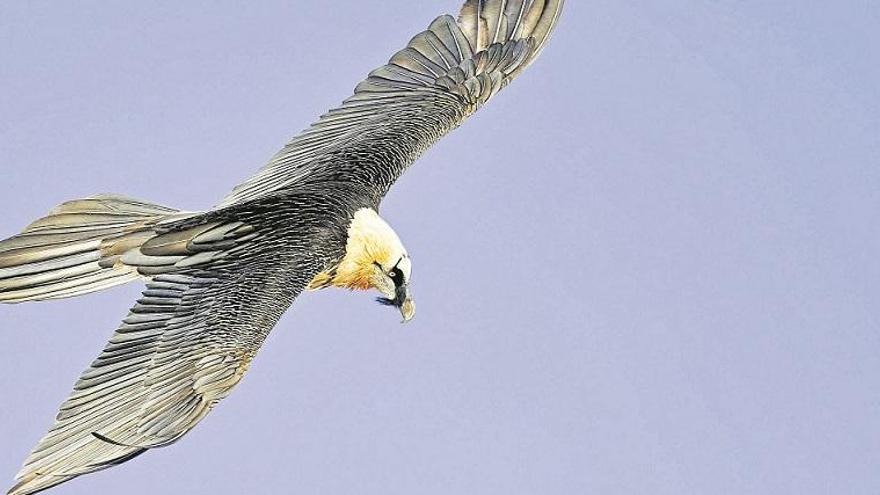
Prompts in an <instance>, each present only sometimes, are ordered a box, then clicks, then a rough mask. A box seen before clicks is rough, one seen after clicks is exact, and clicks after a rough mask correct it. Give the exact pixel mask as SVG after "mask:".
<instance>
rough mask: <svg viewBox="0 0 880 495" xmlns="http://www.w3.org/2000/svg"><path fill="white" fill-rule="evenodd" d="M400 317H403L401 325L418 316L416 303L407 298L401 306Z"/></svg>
mask: <svg viewBox="0 0 880 495" xmlns="http://www.w3.org/2000/svg"><path fill="white" fill-rule="evenodd" d="M399 308H400V316H403V321H401V323H406V322H408V321H409V320H412V319H413V316H415V315H416V303H415V302H413V300H412V299H411V298H410V297H407V298H406V299H404V300H403V302H402V303H401V304H400V307H399Z"/></svg>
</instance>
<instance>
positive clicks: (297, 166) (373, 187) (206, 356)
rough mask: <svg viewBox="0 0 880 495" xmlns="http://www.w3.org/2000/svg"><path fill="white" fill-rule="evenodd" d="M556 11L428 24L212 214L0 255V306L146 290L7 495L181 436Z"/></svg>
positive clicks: (53, 236)
mask: <svg viewBox="0 0 880 495" xmlns="http://www.w3.org/2000/svg"><path fill="white" fill-rule="evenodd" d="M561 8H562V0H555V1H538V0H531V1H529V0H509V1H503V0H483V1H477V0H470V1H467V2H466V3H465V5H464V7H463V8H462V10H461V14H460V16H459V18H458V20H456V19H454V18H452V17H450V16H441V17H439V18H437V19H436V20H435V21H434V22H433V23H432V24H431V25H430V27H429V29H428V30H427V31H425V32H423V33H420V34H418V35H417V36H416V37H415V38H413V39H412V41H410V43H409V45H408V46H407V47H406V48H405V49H403V50H401V51H400V52H398V53H396V54H395V55H394V56H393V57H392V58H391V61H390V62H389V64H388V65H385V66H383V67H380V68H378V69H376V70H375V71H373V72H372V73H370V75H369V76H368V77H367V79H366V80H365V81H363V82H362V83H360V84H359V85H358V86H357V88H356V89H355V93H354V95H353V96H351V97H350V98H348V99H347V100H345V101H344V102H343V104H342V105H341V106H340V107H338V108H336V109H334V110H331V111H330V112H328V113H327V114H325V115H324V116H323V117H321V118H320V119H319V120H318V121H317V122H316V123H315V124H313V125H312V126H311V127H310V128H309V129H308V130H306V131H305V132H303V133H302V134H301V135H299V136H298V137H296V138H295V139H293V140H292V141H291V142H290V143H289V144H288V145H287V146H286V147H285V148H284V149H282V150H281V151H280V152H278V153H277V154H276V155H275V156H274V157H273V158H272V159H271V160H270V161H269V163H268V164H267V165H266V166H265V167H263V168H262V169H261V170H260V171H259V172H258V173H257V174H256V175H254V176H253V177H251V178H250V179H248V180H246V181H245V182H243V183H242V184H240V185H238V186H237V187H236V188H235V189H234V190H233V191H232V193H231V194H229V196H227V197H226V198H225V199H224V200H223V201H222V202H221V203H220V204H219V205H218V206H217V207H216V208H215V209H213V210H210V211H207V212H199V213H188V212H179V211H177V210H173V209H171V208H166V207H162V206H158V205H153V204H150V203H146V202H142V201H137V200H132V199H130V198H125V197H121V196H97V197H94V198H87V199H84V200H77V201H73V202H69V203H65V204H63V205H61V206H59V207H57V208H56V209H54V210H52V211H51V212H50V213H49V215H48V216H47V217H45V218H43V219H41V220H38V221H37V222H35V223H34V224H32V225H31V226H29V227H28V228H27V229H25V230H24V231H23V232H22V233H21V234H19V235H17V236H15V237H12V238H10V239H7V240H5V241H2V242H0V302H23V301H34V300H45V299H55V298H61V297H70V296H76V295H80V294H85V293H88V292H92V291H96V290H101V289H104V288H107V287H111V286H114V285H118V284H121V283H125V282H128V281H131V280H135V279H143V280H145V281H146V284H147V288H146V290H145V291H144V292H143V295H142V297H141V299H140V300H138V302H137V303H136V304H135V305H134V307H132V309H131V311H130V313H129V315H128V316H127V317H126V318H125V319H124V320H123V323H122V325H121V326H120V327H119V328H118V329H117V330H116V332H115V333H114V334H113V336H112V337H111V339H110V342H109V343H108V344H107V346H106V347H105V348H104V350H103V352H102V353H101V354H100V355H99V356H98V358H97V359H96V360H95V361H94V362H93V363H92V364H91V366H90V367H89V368H88V369H87V370H86V371H85V372H84V373H83V374H82V376H81V377H80V379H79V381H78V382H77V384H76V386H75V387H74V391H73V392H72V394H71V395H70V397H69V398H68V399H67V401H66V402H65V403H64V404H63V405H62V406H61V409H60V411H59V413H58V416H57V420H56V422H55V424H54V425H53V426H52V428H51V429H50V430H49V432H48V433H47V434H46V436H45V437H44V438H43V439H42V440H41V441H40V442H39V444H38V445H37V447H36V448H35V449H34V451H33V452H32V453H31V455H30V457H28V459H27V460H26V461H25V464H24V467H23V468H22V470H21V472H20V473H19V474H18V476H17V479H18V484H17V485H16V486H15V487H13V488H12V489H11V490H10V492H9V493H10V494H15V495H23V494H29V493H35V492H37V491H40V490H43V489H46V488H49V487H51V486H54V485H56V484H58V483H61V482H64V481H67V480H69V479H71V478H73V477H76V476H79V475H81V474H86V473H89V472H93V471H97V470H100V469H103V468H106V467H110V466H113V465H116V464H119V463H121V462H124V461H126V460H129V459H131V458H133V457H135V456H137V455H139V454H140V453H143V452H145V451H146V450H148V449H151V448H155V447H161V446H164V445H168V444H170V443H173V442H174V441H176V440H177V439H179V438H180V437H181V436H182V435H184V434H185V433H186V432H187V431H189V430H190V429H191V428H192V427H193V426H195V424H196V423H198V421H200V420H201V419H202V418H203V417H204V416H205V415H206V414H207V413H208V412H209V411H210V410H211V408H212V407H213V406H214V405H215V404H216V403H217V402H218V401H219V400H221V399H223V398H224V397H226V395H228V394H229V392H230V391H231V389H232V388H233V387H234V386H235V385H236V384H237V383H238V381H239V380H240V379H241V377H242V376H243V374H244V372H245V371H246V370H247V367H248V365H249V363H250V361H251V359H253V357H254V355H255V354H256V352H257V350H258V349H259V347H260V345H261V344H262V343H263V341H264V340H265V338H266V336H267V335H268V333H269V331H270V330H271V329H272V327H273V326H274V325H275V323H276V322H277V321H278V319H279V318H280V316H281V315H282V313H283V312H284V311H285V310H286V309H287V308H288V307H289V306H290V304H291V303H292V302H293V300H294V299H295V298H296V297H297V295H298V294H299V293H300V292H301V291H302V290H304V289H305V288H306V287H307V286H309V284H310V282H311V281H312V280H313V279H314V278H315V277H316V275H319V274H320V273H324V272H325V271H327V270H330V273H335V271H336V268H335V267H336V266H337V265H338V264H340V262H341V260H344V258H345V257H346V256H347V251H346V250H347V241H348V240H349V239H348V237H349V232H350V231H349V228H350V226H351V225H352V222H353V220H352V219H353V218H355V217H356V212H358V211H360V210H362V209H365V208H367V209H372V210H377V209H378V206H379V202H380V201H381V199H382V197H383V196H384V195H385V193H386V192H387V191H388V189H389V188H390V187H391V185H392V184H393V183H394V181H395V180H396V179H397V178H398V177H399V176H400V174H402V173H403V171H404V170H405V169H406V168H407V167H408V166H409V165H410V164H411V163H412V162H413V161H414V160H416V158H418V156H419V155H420V154H421V153H422V152H423V151H424V150H425V149H427V148H428V147H429V146H430V145H431V144H433V143H434V142H435V141H436V140H437V139H439V138H440V137H441V136H443V135H444V134H445V133H447V132H448V131H449V130H451V129H453V128H455V127H457V126H458V125H459V124H461V122H462V121H463V120H464V119H465V118H466V117H467V116H469V115H470V114H471V113H473V112H474V111H476V110H477V109H478V108H479V107H480V106H481V105H483V104H484V103H486V102H487V101H488V100H489V99H490V98H491V97H492V96H493V95H494V94H495V93H497V92H498V91H499V90H500V89H501V88H502V87H504V86H505V85H506V84H507V83H508V82H509V81H510V80H511V79H512V78H513V77H515V76H516V75H517V74H519V73H520V72H521V71H522V70H523V69H524V68H525V67H526V66H527V65H528V64H530V63H531V62H532V61H533V60H534V59H535V57H536V56H537V55H538V53H539V52H540V50H541V49H542V48H543V46H544V44H545V42H546V40H547V38H548V37H549V35H550V32H551V31H552V28H553V26H554V25H555V23H556V20H557V18H558V16H559V13H560V10H561ZM348 249H349V250H350V249H351V248H350V246H349V247H348ZM404 258H405V255H404V257H403V258H400V261H401V262H402V261H403V260H404ZM407 263H408V261H407ZM398 265H400V263H398ZM396 266H397V265H396ZM400 266H402V265H400ZM391 273H392V274H394V273H395V272H394V271H393V269H392V272H391ZM398 278H399V276H398ZM395 280H396V279H395ZM331 282H332V280H331V279H327V280H325V281H323V282H322V283H321V286H327V285H331ZM403 282H406V281H405V280H404V281H403ZM395 284H398V282H395ZM405 287H406V286H405V285H397V288H396V290H397V292H396V294H397V296H398V298H397V299H400V300H403V298H404V297H403V296H404V295H405V294H404V293H403V292H402V291H403V289H405ZM389 290H392V289H389ZM410 317H411V315H410Z"/></svg>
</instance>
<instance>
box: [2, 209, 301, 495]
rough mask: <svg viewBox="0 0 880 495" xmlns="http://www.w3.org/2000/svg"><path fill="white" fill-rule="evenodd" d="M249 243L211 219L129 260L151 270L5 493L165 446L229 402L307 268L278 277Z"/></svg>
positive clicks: (240, 228) (240, 232) (242, 231)
mask: <svg viewBox="0 0 880 495" xmlns="http://www.w3.org/2000/svg"><path fill="white" fill-rule="evenodd" d="M255 240H256V241H259V240H260V238H259V236H258V235H257V233H256V232H254V231H253V229H250V228H249V227H248V226H247V225H244V224H242V223H241V222H231V223H227V224H218V223H216V222H215V223H210V224H203V225H200V226H196V227H193V228H190V229H184V230H180V231H174V232H168V233H166V234H164V235H160V236H158V237H155V238H153V239H151V240H150V241H148V242H147V243H146V244H144V245H143V246H142V247H141V248H140V251H139V252H138V253H132V254H130V255H129V257H130V261H131V262H132V263H140V265H141V267H142V268H144V269H148V268H150V267H152V269H153V270H157V271H161V272H162V273H156V274H153V275H152V279H151V280H150V281H149V282H148V283H147V289H146V290H145V291H144V293H143V296H142V298H141V299H140V300H139V301H138V302H137V304H136V305H135V306H134V307H133V308H132V309H131V312H130V313H129V315H128V316H127V317H126V318H125V320H124V321H123V323H122V325H121V326H120V327H119V328H118V329H117V330H116V332H115V333H114V334H113V336H112V337H111V338H110V342H109V343H108V344H107V346H106V347H105V348H104V351H103V352H102V353H101V354H100V355H99V356H98V358H97V359H96V360H95V361H94V362H93V363H92V365H91V366H90V367H89V368H88V369H87V370H86V371H85V372H84V373H83V374H82V376H81V377H80V379H79V381H78V382H77V383H76V386H75V387H74V390H73V392H72V394H71V395H70V397H69V398H68V399H67V401H66V402H65V403H64V404H63V405H62V406H61V410H60V412H59V413H58V416H57V418H56V422H55V424H54V426H52V428H51V429H50V430H49V432H48V433H47V434H46V436H45V437H44V438H43V439H42V440H41V441H40V442H39V444H38V445H37V447H36V448H35V449H34V451H33V452H32V453H31V455H30V457H28V459H27V460H26V461H25V465H24V467H23V468H22V470H21V472H19V474H18V476H17V480H18V484H17V485H16V486H15V487H13V489H12V490H11V491H10V492H9V493H10V494H13V495H23V494H29V493H34V492H37V491H40V490H43V489H46V488H48V487H51V486H53V485H57V484H59V483H62V482H64V481H67V480H69V479H71V478H74V477H76V476H79V475H82V474H86V473H90V472H93V471H97V470H100V469H103V468H107V467H110V466H113V465H116V464H119V463H121V462H124V461H126V460H128V459H131V458H133V457H135V456H137V455H139V454H141V453H143V452H144V451H146V450H147V449H150V448H153V447H160V446H163V445H168V444H170V443H172V442H174V441H175V440H177V439H179V438H180V437H181V436H182V435H184V434H185V433H186V432H188V431H189V430H190V429H192V428H193V427H194V426H195V425H196V423H198V422H199V421H200V420H201V419H202V418H203V417H205V415H206V414H208V412H210V410H211V409H212V408H213V406H214V405H215V404H216V403H217V402H218V401H219V400H221V399H223V398H224V397H226V396H227V395H228V394H229V392H230V391H231V389H232V388H233V387H234V386H235V385H236V384H237V383H238V382H239V380H241V378H242V375H244V373H245V371H246V370H247V368H248V364H249V363H250V361H251V359H252V358H253V357H254V355H255V354H256V352H257V350H258V349H259V347H260V345H261V344H262V343H263V341H264V339H265V338H266V336H267V334H268V333H269V331H270V330H271V328H272V327H273V326H274V325H275V323H276V321H277V320H278V318H279V317H280V316H281V314H282V313H283V312H284V310H285V309H287V307H288V306H289V305H290V303H291V302H292V301H293V299H294V297H295V296H296V295H297V294H298V292H299V291H300V290H301V289H302V287H303V286H305V285H306V284H307V283H308V277H309V276H311V275H313V273H312V272H313V271H315V268H314V267H312V266H304V267H302V268H303V269H302V270H297V269H296V268H297V267H296V266H291V265H290V263H289V262H288V263H287V264H286V265H285V266H286V270H284V272H283V273H282V272H281V269H282V268H281V267H279V266H274V265H273V263H272V260H271V259H260V258H259V256H256V257H255V256H254V255H253V254H252V251H254V249H252V248H253V244H252V243H251V242H250V241H255ZM195 241H198V242H195ZM206 253H209V254H206ZM186 260H188V261H186ZM288 261H289V260H288ZM296 264H297V263H296V262H294V265H296ZM301 264H302V265H308V264H309V260H308V259H304V260H301ZM297 273H299V274H300V275H297ZM297 277H299V278H297ZM291 278H293V279H291Z"/></svg>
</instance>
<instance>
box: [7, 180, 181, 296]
mask: <svg viewBox="0 0 880 495" xmlns="http://www.w3.org/2000/svg"><path fill="white" fill-rule="evenodd" d="M185 216H187V214H181V213H180V212H179V211H178V210H174V209H172V208H166V207H164V206H159V205H155V204H150V203H145V202H143V201H139V200H136V199H131V198H126V197H122V196H112V195H101V196H94V197H91V198H86V199H79V200H74V201H69V202H67V203H63V204H61V205H59V206H57V207H55V208H53V209H52V211H50V212H49V214H48V215H47V216H46V217H44V218H41V219H39V220H37V221H36V222H34V223H32V224H30V225H29V226H28V227H27V228H26V229H25V230H24V231H23V232H21V233H20V234H18V235H16V236H13V237H10V238H9V239H6V240H4V241H0V303H18V302H24V301H40V300H45V299H59V298H63V297H73V296H79V295H82V294H87V293H89V292H94V291H98V290H102V289H106V288H109V287H113V286H116V285H120V284H124V283H126V282H129V281H131V280H134V279H137V278H140V275H139V274H138V271H137V269H136V268H134V267H131V266H128V265H125V264H123V263H121V262H120V258H121V256H122V255H123V253H125V252H126V251H128V250H130V249H132V248H137V247H138V246H140V245H141V244H143V243H144V242H145V241H146V240H147V239H149V238H150V237H152V236H154V235H155V232H153V230H152V229H151V227H152V226H154V225H156V224H157V223H158V222H161V221H163V220H166V219H168V220H170V219H175V218H182V217H185Z"/></svg>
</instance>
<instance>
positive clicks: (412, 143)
mask: <svg viewBox="0 0 880 495" xmlns="http://www.w3.org/2000/svg"><path fill="white" fill-rule="evenodd" d="M562 4H563V0H468V1H467V2H466V3H465V4H464V6H463V7H462V9H461V12H460V14H459V16H458V19H457V20H456V19H455V18H453V17H452V16H448V15H445V16H440V17H438V18H437V19H435V20H434V22H432V23H431V24H430V26H429V27H428V29H427V30H426V31H424V32H421V33H419V34H417V35H416V36H414V37H413V38H412V39H411V40H410V42H409V43H408V45H407V46H406V47H405V48H404V49H402V50H400V51H398V52H397V53H395V54H394V55H393V56H392V57H391V59H390V60H389V62H388V64H386V65H384V66H382V67H379V68H377V69H375V70H373V71H372V72H370V73H369V75H368V76H367V78H366V79H365V80H364V81H362V82H361V83H360V84H358V85H357V87H356V88H355V91H354V95H352V96H351V97H350V98H348V99H346V100H345V101H344V102H343V103H342V105H341V106H339V107H337V108H335V109H333V110H331V111H329V112H328V113H326V114H325V115H324V116H322V117H321V118H320V119H319V120H318V121H317V122H315V123H314V124H313V125H312V126H311V127H310V128H309V129H307V130H305V131H304V132H302V133H301V134H300V135H299V136H297V137H296V138H294V139H293V140H292V141H291V142H290V143H288V144H287V146H285V147H284V149H282V150H281V151H279V152H278V153H277V154H276V155H275V156H274V157H272V159H271V160H270V161H269V163H268V164H267V165H266V166H264V167H263V168H262V169H261V170H260V171H258V172H257V173H256V174H255V175H254V176H252V177H251V178H249V179H248V180H246V181H245V182H243V183H242V184H239V185H238V186H236V187H235V188H234V189H233V191H232V192H231V193H230V194H229V195H228V196H227V197H226V198H225V199H224V200H223V201H222V202H221V204H220V206H228V205H231V204H235V203H240V202H245V201H249V200H253V199H255V198H258V197H261V196H264V195H266V194H270V193H272V192H274V191H277V190H279V189H283V188H286V187H289V186H290V185H292V184H294V183H296V182H298V181H301V180H305V179H308V178H311V177H317V176H319V175H320V174H332V175H335V176H366V177H368V178H369V179H370V180H372V182H373V184H374V186H375V187H376V188H377V189H378V190H379V191H380V192H381V193H382V194H384V191H385V190H387V188H388V187H390V185H391V183H393V181H394V180H396V178H397V177H398V176H399V175H400V174H401V173H402V172H403V171H404V170H405V169H406V167H407V166H408V165H409V164H410V163H412V162H413V161H414V160H415V159H416V158H417V157H418V156H419V155H420V154H421V153H422V152H423V151H424V150H425V149H427V148H428V147H429V146H430V145H431V144H433V142H434V141H436V140H437V139H439V138H440V137H441V136H443V135H444V134H445V133H447V132H448V131H450V130H451V129H454V128H455V127H457V126H458V125H460V124H461V123H462V122H463V121H464V120H465V119H466V118H467V117H468V116H469V115H470V114H472V113H473V112H475V111H476V110H477V109H478V108H480V107H481V106H482V105H484V104H485V103H486V102H487V101H489V100H490V99H491V98H492V97H493V96H494V95H495V94H496V93H497V92H498V91H500V90H501V88H503V87H504V86H505V85H506V84H507V83H508V82H509V81H510V80H512V79H513V78H514V77H516V75H518V74H519V73H520V72H522V70H523V69H525V67H526V66H528V65H529V64H530V63H531V62H532V61H533V60H534V59H535V58H536V57H537V55H538V53H539V52H540V50H541V49H542V48H543V46H544V44H545V43H546V41H547V38H548V37H549V34H550V32H551V31H552V28H553V26H554V25H555V24H556V21H557V19H558V17H559V13H560V11H561V10H562Z"/></svg>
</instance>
